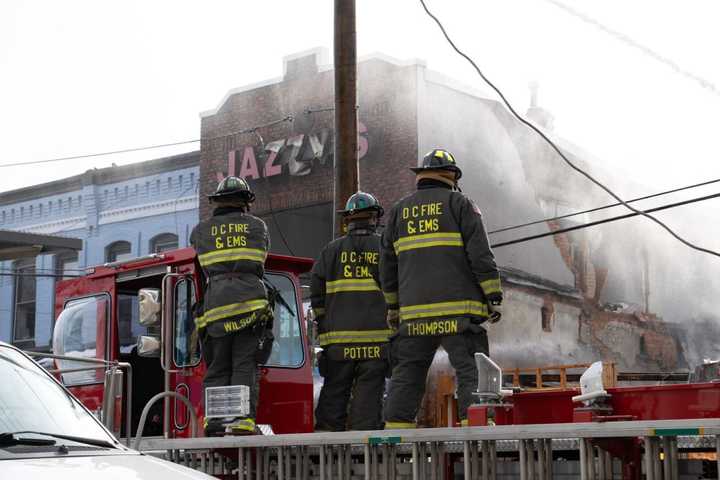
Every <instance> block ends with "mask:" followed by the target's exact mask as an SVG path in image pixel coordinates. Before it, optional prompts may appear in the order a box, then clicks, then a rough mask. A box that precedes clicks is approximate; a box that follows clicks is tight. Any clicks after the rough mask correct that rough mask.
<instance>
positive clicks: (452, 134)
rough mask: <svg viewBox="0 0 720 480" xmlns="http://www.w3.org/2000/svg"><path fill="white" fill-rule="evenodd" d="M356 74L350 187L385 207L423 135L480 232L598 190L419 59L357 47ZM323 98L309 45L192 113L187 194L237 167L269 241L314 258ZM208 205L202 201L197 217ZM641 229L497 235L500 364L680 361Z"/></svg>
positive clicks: (543, 123)
mask: <svg viewBox="0 0 720 480" xmlns="http://www.w3.org/2000/svg"><path fill="white" fill-rule="evenodd" d="M357 73H358V104H359V108H358V116H359V122H360V129H359V152H358V153H359V158H360V164H359V168H360V188H361V189H362V190H365V191H369V192H371V193H373V194H375V195H376V196H377V197H378V199H379V200H380V202H381V204H382V205H384V206H385V207H386V209H387V208H389V207H390V206H391V205H392V204H394V203H395V202H396V201H397V200H399V199H400V198H402V197H403V196H405V195H407V194H408V193H410V192H411V191H412V190H413V189H414V176H413V174H412V173H411V171H410V170H409V167H413V166H416V165H417V162H418V160H419V159H420V158H422V155H423V153H424V152H426V151H429V150H431V149H432V148H435V147H442V148H446V149H448V150H450V151H451V152H453V154H454V156H455V158H456V159H457V160H458V162H459V165H460V166H461V168H462V169H463V171H464V175H463V180H462V182H461V184H462V188H463V191H464V192H465V193H466V194H467V195H469V196H470V197H471V198H473V199H474V200H475V201H476V203H477V204H478V205H479V206H480V208H481V209H483V215H484V219H485V223H486V225H487V227H488V230H489V231H490V232H491V234H490V240H491V243H493V244H498V243H502V242H505V241H508V240H513V239H517V238H519V237H522V236H525V235H532V234H538V233H550V232H553V231H557V230H559V229H560V228H563V227H565V226H568V225H571V224H572V223H573V222H582V221H583V220H584V218H583V217H574V218H571V219H567V220H556V221H555V220H554V221H546V222H540V223H538V224H535V225H533V226H532V227H530V228H528V229H524V230H511V231H503V232H496V230H500V229H502V228H504V227H508V226H512V225H518V224H523V223H526V222H528V221H532V220H539V219H543V218H549V217H554V216H557V215H560V214H563V213H568V212H570V211H574V210H581V209H583V208H587V207H595V206H597V205H602V204H604V203H607V198H606V197H603V196H602V195H601V194H600V193H598V192H599V189H598V188H597V187H595V186H594V185H592V184H591V183H590V181H589V180H587V179H585V178H584V177H582V176H580V175H578V174H575V173H574V172H573V171H572V170H571V169H570V168H569V167H567V166H566V165H564V164H563V163H562V160H561V159H560V158H559V157H557V155H553V153H552V152H551V151H550V149H549V147H547V146H546V145H545V144H543V143H542V141H541V140H540V139H539V137H538V136H537V135H536V134H535V133H533V132H532V131H531V130H529V129H528V128H527V127H526V126H525V125H523V124H521V123H519V122H518V121H517V120H515V119H514V118H513V117H512V116H511V114H510V112H509V111H508V110H507V109H506V108H505V107H504V106H503V105H502V104H501V103H499V101H497V100H495V99H494V97H490V96H489V95H486V94H484V93H483V92H480V91H478V90H475V89H472V88H468V87H466V86H463V85H459V84H458V83H457V82H455V81H453V80H452V79H450V78H447V77H445V76H443V75H442V74H439V73H437V72H433V71H432V70H429V69H428V68H427V67H426V66H425V65H424V63H422V62H420V61H407V62H403V61H398V60H395V59H392V58H389V57H386V56H383V55H372V56H370V57H368V58H365V59H361V60H360V61H359V63H358V72H357ZM533 98H535V95H533ZM332 107H333V71H332V67H331V66H329V65H328V64H327V60H326V56H325V53H324V52H323V51H322V50H313V51H310V52H305V53H301V54H298V55H292V56H289V57H286V58H285V61H284V74H283V76H282V77H280V78H276V79H270V80H267V81H264V82H261V83H258V84H254V85H249V86H246V87H242V88H236V89H233V90H230V91H229V92H228V93H227V95H226V96H225V97H224V98H223V99H222V100H221V102H220V104H219V105H218V106H217V107H216V108H215V109H213V110H210V111H206V112H203V113H202V114H201V135H202V138H204V139H206V140H204V141H203V142H202V145H201V162H200V193H201V195H205V194H208V193H210V192H211V191H212V190H213V189H214V188H215V185H216V183H217V181H218V179H219V178H222V177H223V176H224V175H227V174H234V175H239V176H241V177H243V178H245V179H247V180H248V181H249V182H250V185H251V186H252V188H253V189H254V190H255V191H256V193H257V198H258V199H257V202H256V205H255V213H256V214H258V215H260V216H262V217H263V218H264V219H265V220H266V222H267V223H268V226H269V228H270V232H271V238H272V250H273V251H276V252H279V253H291V254H295V255H302V256H307V257H312V258H314V257H315V256H316V255H317V253H318V252H319V250H320V248H321V247H322V246H323V245H324V244H325V243H327V242H328V241H329V240H330V239H331V236H332V225H333V222H332V220H333V215H334V213H333V212H334V211H335V210H336V209H337V208H338V206H336V205H333V204H332V201H333V200H332V199H333V131H332V129H333V114H332ZM527 115H528V117H529V118H531V119H532V121H533V122H535V123H536V124H537V125H538V126H539V128H542V129H543V130H544V131H545V132H546V133H547V134H548V135H549V136H551V137H552V138H554V139H555V140H556V142H558V143H559V144H560V146H561V148H562V149H563V151H564V152H565V153H566V155H568V157H569V158H571V159H572V160H573V161H574V162H575V163H577V164H579V165H581V166H582V167H584V168H586V169H588V170H590V171H592V172H593V173H596V174H597V173H601V174H603V175H604V174H607V173H608V172H602V171H601V170H600V168H599V165H600V164H599V163H598V162H597V161H596V160H595V159H593V158H592V157H591V156H590V155H589V154H587V152H584V151H583V150H582V149H580V148H578V147H576V146H574V145H572V144H570V143H569V142H567V141H564V140H563V139H560V138H557V135H555V134H554V132H553V130H552V116H551V115H550V114H549V113H548V112H547V111H545V110H543V109H542V108H541V107H539V106H538V105H537V101H536V99H534V100H533V101H532V103H531V107H530V109H529V110H528V112H527ZM255 128H257V130H256V131H254V130H253V129H255ZM615 181H616V184H617V182H620V184H621V185H623V186H627V185H628V183H629V182H627V181H625V180H624V179H615ZM624 193H625V194H626V195H630V194H633V193H635V192H634V191H633V190H632V189H630V188H626V189H625V190H624ZM209 215H210V210H209V206H208V205H206V204H205V203H201V205H200V218H201V219H204V218H207V217H208V216H209ZM646 228H649V227H647V225H646V224H644V223H642V221H639V222H638V221H627V222H625V223H623V224H622V225H620V226H613V227H608V228H605V229H603V230H602V232H600V230H599V229H595V230H591V229H586V230H579V231H577V232H570V233H563V234H558V235H554V236H547V237H544V238H541V239H538V240H533V241H532V242H524V243H520V244H512V245H506V246H502V247H498V248H495V254H496V258H497V260H498V264H499V266H500V267H501V268H502V276H503V280H504V288H505V294H506V299H507V306H506V308H505V312H506V314H505V316H504V320H503V321H502V322H501V323H499V324H497V325H492V326H490V327H489V328H488V330H489V334H490V339H491V354H492V355H493V357H494V358H496V359H498V360H499V362H500V364H501V365H502V366H503V367H505V368H511V367H512V368H515V367H535V366H540V365H547V364H563V363H564V364H568V363H580V362H591V361H595V360H599V359H602V360H606V361H615V362H617V363H618V364H619V366H620V368H626V369H640V370H667V369H675V368H682V367H684V366H685V363H686V361H685V356H684V349H686V347H684V345H683V338H681V337H680V336H678V335H677V334H674V333H673V332H671V331H670V330H669V329H668V327H667V324H666V322H665V321H664V320H663V319H662V318H661V317H660V315H668V316H670V315H674V314H675V313H676V311H675V310H673V309H672V305H671V304H670V303H669V302H666V301H665V300H666V299H667V297H666V292H667V291H668V289H669V288H671V286H670V285H668V284H665V283H663V280H664V279H665V278H667V277H665V276H664V272H666V271H667V270H668V269H669V268H670V267H669V266H668V265H667V262H666V259H665V258H664V254H663V252H660V251H659V249H655V248H653V246H652V245H651V244H650V243H649V242H647V241H633V240H632V239H633V238H637V239H640V238H642V237H643V235H645V233H646V230H645V229H646ZM621 238H622V239H624V240H623V242H622V244H621V242H619V241H617V239H621ZM627 239H631V240H629V241H625V240H627ZM630 258H632V259H633V260H632V261H629V260H622V259H630ZM651 272H652V274H651ZM654 279H657V280H654ZM672 320H676V319H675V318H673V319H672ZM520 332H522V333H520Z"/></svg>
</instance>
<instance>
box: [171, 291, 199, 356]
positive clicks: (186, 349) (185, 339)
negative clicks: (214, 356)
mask: <svg viewBox="0 0 720 480" xmlns="http://www.w3.org/2000/svg"><path fill="white" fill-rule="evenodd" d="M188 286H189V287H190V295H188ZM188 297H190V298H191V299H192V300H191V302H190V304H189V305H188ZM194 302H195V288H194V285H193V283H192V282H189V283H188V280H180V281H179V282H178V283H177V284H176V285H175V348H174V350H173V351H174V354H173V358H174V360H175V365H177V366H178V367H192V366H195V365H197V364H198V363H199V362H200V344H199V339H198V333H197V328H195V320H194V319H193V316H192V312H188V308H191V307H192V304H193V303H194ZM188 313H189V315H188Z"/></svg>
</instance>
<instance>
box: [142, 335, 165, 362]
mask: <svg viewBox="0 0 720 480" xmlns="http://www.w3.org/2000/svg"><path fill="white" fill-rule="evenodd" d="M137 353H138V355H139V356H141V357H159V356H160V339H159V338H158V337H153V336H150V335H140V336H138V340H137Z"/></svg>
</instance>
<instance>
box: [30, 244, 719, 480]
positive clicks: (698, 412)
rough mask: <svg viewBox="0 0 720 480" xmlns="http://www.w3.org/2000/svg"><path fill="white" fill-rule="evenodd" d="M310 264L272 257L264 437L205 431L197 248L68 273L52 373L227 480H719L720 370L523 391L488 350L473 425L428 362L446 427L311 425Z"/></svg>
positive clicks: (60, 294)
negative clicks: (273, 297)
mask: <svg viewBox="0 0 720 480" xmlns="http://www.w3.org/2000/svg"><path fill="white" fill-rule="evenodd" d="M311 266H312V260H310V259H306V258H297V257H288V256H282V255H274V254H271V255H269V256H268V259H267V262H266V281H267V283H268V284H269V285H270V286H271V288H272V289H274V290H277V292H278V294H279V301H278V302H276V305H275V321H274V325H273V333H274V336H275V343H274V345H273V351H272V354H271V356H270V358H269V360H268V362H267V364H265V365H261V366H259V370H260V374H261V375H260V398H259V403H258V413H257V422H258V424H261V425H263V426H264V427H265V428H264V430H263V433H266V435H255V436H245V437H221V438H202V435H201V434H200V433H198V432H201V431H202V419H203V416H204V414H205V412H204V410H203V408H204V407H203V405H204V401H203V388H202V378H203V374H204V372H205V366H204V364H203V361H202V352H201V347H200V343H199V340H198V333H197V330H196V328H195V324H194V321H193V315H192V305H193V303H194V302H195V301H196V300H197V299H198V297H199V295H200V292H201V289H200V283H199V279H200V276H199V268H200V267H199V264H198V263H197V260H196V254H195V251H194V250H193V249H191V248H185V249H179V250H174V251H169V252H163V253H159V254H152V255H148V256H145V257H140V258H136V259H130V260H124V261H118V262H113V263H107V264H104V265H102V266H97V267H94V268H91V269H89V270H88V273H87V275H86V276H83V277H79V278H75V279H69V280H65V281H62V282H58V284H57V286H56V304H55V310H56V318H57V320H56V324H55V329H54V333H53V353H52V355H48V356H51V357H53V358H54V359H55V367H56V368H55V370H53V371H54V373H55V374H56V375H58V376H59V377H60V379H61V380H62V382H63V383H64V384H65V385H66V386H67V387H68V388H69V389H70V391H71V392H72V393H73V394H74V395H75V396H76V397H77V398H78V399H80V400H81V401H82V403H83V404H84V405H85V406H86V407H88V408H89V409H90V410H91V411H93V412H96V414H97V415H98V416H99V417H100V418H101V420H102V421H103V423H104V424H105V425H106V426H107V427H108V428H109V429H110V430H111V431H113V432H114V433H115V435H116V436H117V437H121V436H122V437H126V438H127V442H128V444H130V445H132V446H133V447H134V448H136V449H138V450H141V451H144V452H147V453H150V454H154V455H158V456H161V457H163V458H165V459H168V460H171V461H174V462H176V463H180V464H183V465H186V466H189V467H191V468H195V469H196V470H200V471H203V472H205V473H209V474H211V475H214V476H216V477H218V478H240V479H248V480H249V479H254V478H268V479H285V478H303V479H309V478H320V479H326V478H328V479H332V478H347V479H350V478H354V477H355V476H358V475H359V476H363V475H364V478H378V479H379V478H384V479H400V478H414V479H416V478H437V479H441V478H442V479H450V478H482V479H484V480H486V479H487V480H489V479H496V478H497V477H498V476H502V477H507V478H520V479H521V480H527V479H534V478H538V479H541V480H545V479H550V478H581V479H591V478H592V479H594V478H601V479H612V478H618V477H621V478H625V479H640V478H642V477H643V476H644V477H645V478H647V479H652V480H659V479H661V478H665V479H673V478H717V471H718V469H717V462H718V461H720V383H719V382H718V381H717V379H718V378H720V375H719V374H718V373H720V371H718V368H719V367H718V365H715V366H712V368H706V370H711V371H710V373H709V376H706V377H702V378H700V377H696V378H695V380H694V381H693V382H689V381H688V379H687V378H685V379H684V381H676V382H673V383H671V384H665V385H659V384H654V385H640V386H638V385H634V386H629V385H627V384H625V385H621V384H620V383H618V382H617V379H618V378H619V376H618V375H617V374H616V372H614V369H613V367H612V365H603V364H602V363H600V362H597V363H596V364H593V365H591V366H589V367H590V368H588V369H587V371H586V372H585V373H583V375H582V376H581V377H580V385H579V386H578V385H577V384H570V382H569V380H568V379H569V378H570V376H571V375H570V373H568V370H569V369H575V370H576V371H577V369H578V368H585V367H588V366H587V365H585V366H580V365H574V366H557V367H550V368H549V370H555V372H554V373H553V374H552V375H546V373H545V372H544V371H541V369H538V370H537V371H536V372H535V373H533V377H534V378H535V379H536V385H535V387H536V388H526V387H527V386H526V385H525V386H523V385H522V384H521V383H522V382H521V381H520V377H521V375H520V372H519V371H517V372H515V374H514V376H513V377H514V378H513V380H512V385H507V382H503V373H502V371H501V370H500V368H499V367H498V366H497V365H495V364H494V363H493V362H492V360H490V359H488V358H487V357H484V355H481V354H477V355H476V360H477V363H478V372H479V377H478V391H477V399H478V400H477V404H475V405H473V406H471V408H470V410H469V413H468V416H469V425H468V426H465V427H460V425H459V424H458V423H457V419H456V418H455V414H454V413H453V398H452V395H453V394H452V391H453V388H452V385H449V386H447V388H446V387H443V384H444V383H447V382H444V381H437V380H436V379H434V378H433V377H432V375H433V374H434V373H433V371H431V373H430V375H431V378H430V380H429V382H428V383H429V384H430V387H431V388H430V389H429V391H430V393H429V395H427V396H429V397H432V396H433V393H432V392H433V387H434V388H435V389H436V390H437V392H440V393H442V395H441V394H437V395H434V396H435V398H434V399H433V398H431V399H430V400H431V402H430V403H432V402H435V403H436V404H437V405H435V408H436V410H438V411H439V412H441V413H442V412H443V411H445V413H444V414H441V415H438V418H442V422H441V424H435V425H431V426H433V427H436V428H423V429H417V430H405V431H400V430H386V431H376V432H338V433H312V430H313V345H312V343H311V341H310V340H309V336H308V332H307V330H306V322H305V317H304V311H303V310H304V309H303V306H302V296H301V293H300V292H301V285H300V276H301V275H302V274H303V273H306V272H308V271H309V270H310V268H311ZM41 356H42V355H41ZM436 358H437V357H436ZM713 368H714V369H715V370H713ZM438 370H439V369H435V372H437V371H438ZM546 370H548V369H546ZM554 377H557V380H558V382H556V384H554V385H553V386H552V387H551V388H542V387H543V385H542V384H543V381H544V380H543V379H544V378H554ZM583 379H584V381H583ZM441 380H442V379H441ZM450 383H452V382H450ZM508 386H509V387H511V388H507V387H508ZM437 392H436V393H437ZM442 397H444V398H445V402H444V403H442V402H438V399H439V398H442ZM437 427H442V428H437ZM132 435H135V437H136V438H135V443H132V442H131V436H132ZM143 436H147V437H148V438H146V439H144V440H142V443H140V441H141V439H142V438H143ZM693 462H694V463H693ZM692 465H694V467H693V466H692ZM698 465H701V466H702V467H698ZM691 468H695V470H689V469H691ZM698 469H699V470H698ZM678 472H685V473H686V474H688V475H690V476H689V477H688V475H685V477H683V476H682V475H679V473H678Z"/></svg>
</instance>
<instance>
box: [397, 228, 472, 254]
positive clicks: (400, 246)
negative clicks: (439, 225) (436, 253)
mask: <svg viewBox="0 0 720 480" xmlns="http://www.w3.org/2000/svg"><path fill="white" fill-rule="evenodd" d="M463 245H464V243H463V240H462V235H461V234H460V233H457V232H442V233H426V234H423V235H413V236H410V237H403V238H400V239H399V240H397V241H396V242H395V243H394V244H393V246H394V247H395V253H396V254H397V253H400V252H405V251H407V250H413V249H415V248H427V247H462V246H463Z"/></svg>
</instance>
